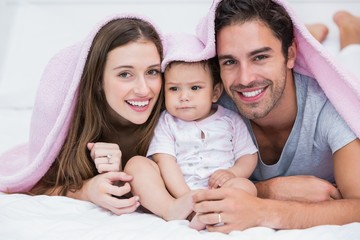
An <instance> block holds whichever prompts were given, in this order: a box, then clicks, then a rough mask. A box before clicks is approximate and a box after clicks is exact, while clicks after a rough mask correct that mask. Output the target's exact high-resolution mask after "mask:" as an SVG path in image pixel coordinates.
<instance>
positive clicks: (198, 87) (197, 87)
mask: <svg viewBox="0 0 360 240" xmlns="http://www.w3.org/2000/svg"><path fill="white" fill-rule="evenodd" d="M200 89H201V87H200V86H192V87H191V90H195V91H196V90H200Z"/></svg>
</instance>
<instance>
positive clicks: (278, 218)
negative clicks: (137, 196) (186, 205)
mask: <svg viewBox="0 0 360 240" xmlns="http://www.w3.org/2000/svg"><path fill="white" fill-rule="evenodd" d="M359 156H360V141H359V139H356V140H354V141H353V142H351V143H349V144H348V145H346V146H344V147H343V148H341V149H340V150H338V151H337V152H336V153H335V154H334V167H335V178H336V181H337V183H338V187H339V189H340V191H341V193H342V194H343V197H344V199H339V200H328V201H319V202H300V201H283V200H273V199H260V198H256V197H253V196H250V195H248V194H246V193H245V192H243V191H241V190H236V189H215V190H209V191H202V192H200V193H197V194H195V195H194V197H193V200H194V202H195V206H194V209H195V211H196V212H198V213H200V214H201V215H200V216H199V217H198V218H199V220H200V221H201V222H203V223H205V224H209V226H208V229H209V231H220V232H230V231H232V230H242V229H246V228H249V227H255V226H265V227H270V228H274V229H301V228H308V227H313V226H318V225H323V224H327V225H328V224H330V225H334V224H335V225H341V224H347V223H351V222H360V208H359V206H360V179H359V177H358V176H359V175H360V160H359ZM214 212H216V214H214ZM217 213H220V214H221V217H222V220H223V222H224V223H225V224H224V225H223V226H210V225H211V224H216V223H217Z"/></svg>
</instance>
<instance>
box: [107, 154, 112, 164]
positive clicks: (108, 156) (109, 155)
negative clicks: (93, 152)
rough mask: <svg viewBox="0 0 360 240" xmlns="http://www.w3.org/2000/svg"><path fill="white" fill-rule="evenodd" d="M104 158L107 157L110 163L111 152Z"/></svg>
mask: <svg viewBox="0 0 360 240" xmlns="http://www.w3.org/2000/svg"><path fill="white" fill-rule="evenodd" d="M106 158H107V160H108V163H110V159H111V158H112V155H111V154H108V155H106Z"/></svg>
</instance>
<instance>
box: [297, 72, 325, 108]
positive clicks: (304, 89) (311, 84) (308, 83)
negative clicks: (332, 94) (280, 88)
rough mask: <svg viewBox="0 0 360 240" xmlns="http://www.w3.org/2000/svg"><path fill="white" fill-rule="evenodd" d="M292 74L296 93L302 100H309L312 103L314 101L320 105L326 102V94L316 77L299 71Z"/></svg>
mask: <svg viewBox="0 0 360 240" xmlns="http://www.w3.org/2000/svg"><path fill="white" fill-rule="evenodd" d="M294 76H295V84H296V93H297V94H298V95H300V97H302V98H303V99H304V101H306V102H309V101H310V102H312V103H314V102H316V103H319V104H321V105H324V104H325V103H326V102H328V98H327V96H326V95H325V93H324V91H323V90H322V88H321V87H320V85H319V83H318V82H317V81H316V79H314V78H312V77H309V76H306V75H303V74H300V73H294Z"/></svg>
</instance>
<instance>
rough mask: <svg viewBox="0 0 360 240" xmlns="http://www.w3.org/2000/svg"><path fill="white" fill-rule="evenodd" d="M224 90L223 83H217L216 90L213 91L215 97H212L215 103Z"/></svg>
mask: <svg viewBox="0 0 360 240" xmlns="http://www.w3.org/2000/svg"><path fill="white" fill-rule="evenodd" d="M223 90H224V86H223V85H222V83H217V84H215V86H214V91H213V97H212V102H213V103H216V102H217V101H218V100H219V98H220V96H221V94H222V92H223Z"/></svg>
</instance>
